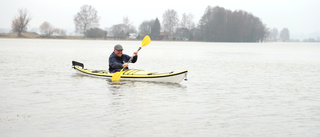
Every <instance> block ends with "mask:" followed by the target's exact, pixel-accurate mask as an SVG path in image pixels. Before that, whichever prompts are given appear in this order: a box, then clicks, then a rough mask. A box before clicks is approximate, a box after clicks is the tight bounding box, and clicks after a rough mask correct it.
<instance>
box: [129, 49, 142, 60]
mask: <svg viewBox="0 0 320 137" xmlns="http://www.w3.org/2000/svg"><path fill="white" fill-rule="evenodd" d="M140 49H141V47H139V49H138V52H139V51H140ZM133 57H134V55H133V56H132V57H131V58H130V59H129V61H128V62H127V63H131V62H132V59H133Z"/></svg>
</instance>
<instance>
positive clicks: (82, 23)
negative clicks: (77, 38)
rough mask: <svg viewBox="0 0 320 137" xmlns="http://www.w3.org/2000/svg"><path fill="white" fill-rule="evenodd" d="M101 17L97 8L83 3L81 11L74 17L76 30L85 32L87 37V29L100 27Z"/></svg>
mask: <svg viewBox="0 0 320 137" xmlns="http://www.w3.org/2000/svg"><path fill="white" fill-rule="evenodd" d="M99 21H100V17H98V12H97V10H96V9H95V8H93V7H92V6H90V5H83V6H82V7H81V10H80V12H78V13H77V15H75V17H74V24H75V27H76V32H79V33H80V34H83V35H84V37H86V32H87V30H89V29H91V28H95V27H99Z"/></svg>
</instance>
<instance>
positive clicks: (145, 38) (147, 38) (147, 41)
mask: <svg viewBox="0 0 320 137" xmlns="http://www.w3.org/2000/svg"><path fill="white" fill-rule="evenodd" d="M150 42H151V39H150V37H149V36H148V35H146V36H145V37H144V38H143V40H142V45H141V48H142V47H144V46H147V45H148V44H149V43H150Z"/></svg>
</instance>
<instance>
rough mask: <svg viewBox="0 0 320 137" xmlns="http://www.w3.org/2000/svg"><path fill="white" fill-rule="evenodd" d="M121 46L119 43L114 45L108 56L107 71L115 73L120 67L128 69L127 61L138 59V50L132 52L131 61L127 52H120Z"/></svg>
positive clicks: (133, 61)
mask: <svg viewBox="0 0 320 137" xmlns="http://www.w3.org/2000/svg"><path fill="white" fill-rule="evenodd" d="M122 51H123V47H122V46H121V45H120V44H117V45H115V46H114V51H113V52H112V53H111V55H110V56H109V72H110V73H115V72H117V71H120V70H121V69H122V68H124V67H125V69H129V68H128V66H129V64H128V63H135V62H136V61H137V60H138V51H135V52H133V59H132V61H131V62H128V61H129V60H130V58H131V57H130V56H129V55H127V54H122Z"/></svg>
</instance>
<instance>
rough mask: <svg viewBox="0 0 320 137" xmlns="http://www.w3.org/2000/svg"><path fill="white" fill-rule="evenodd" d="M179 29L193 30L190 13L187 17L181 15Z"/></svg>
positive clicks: (193, 24)
mask: <svg viewBox="0 0 320 137" xmlns="http://www.w3.org/2000/svg"><path fill="white" fill-rule="evenodd" d="M180 27H181V28H187V29H188V30H191V29H193V28H195V23H194V22H193V15H192V14H191V13H189V14H188V15H187V14H186V13H183V14H182V19H181V22H180Z"/></svg>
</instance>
